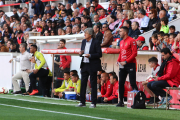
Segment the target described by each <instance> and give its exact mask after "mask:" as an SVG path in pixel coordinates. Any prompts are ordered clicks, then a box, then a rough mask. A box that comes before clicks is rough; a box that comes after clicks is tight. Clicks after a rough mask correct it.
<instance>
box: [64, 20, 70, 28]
mask: <svg viewBox="0 0 180 120" xmlns="http://www.w3.org/2000/svg"><path fill="white" fill-rule="evenodd" d="M65 24H66V26H65V27H64V28H63V30H66V28H67V26H70V25H71V21H70V20H69V19H67V20H66V22H65Z"/></svg>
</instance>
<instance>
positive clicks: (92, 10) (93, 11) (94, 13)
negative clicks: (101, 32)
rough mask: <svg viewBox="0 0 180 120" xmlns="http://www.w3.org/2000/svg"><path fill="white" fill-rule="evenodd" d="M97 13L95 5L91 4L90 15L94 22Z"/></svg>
mask: <svg viewBox="0 0 180 120" xmlns="http://www.w3.org/2000/svg"><path fill="white" fill-rule="evenodd" d="M96 14H97V13H96V12H95V7H94V6H91V7H90V17H91V21H92V22H94V16H95V15H96Z"/></svg>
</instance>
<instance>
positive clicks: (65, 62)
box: [59, 47, 71, 69]
mask: <svg viewBox="0 0 180 120" xmlns="http://www.w3.org/2000/svg"><path fill="white" fill-rule="evenodd" d="M63 49H67V48H66V47H64V48H63ZM60 62H61V64H60V66H59V67H63V68H64V69H65V68H70V63H71V56H68V55H60Z"/></svg>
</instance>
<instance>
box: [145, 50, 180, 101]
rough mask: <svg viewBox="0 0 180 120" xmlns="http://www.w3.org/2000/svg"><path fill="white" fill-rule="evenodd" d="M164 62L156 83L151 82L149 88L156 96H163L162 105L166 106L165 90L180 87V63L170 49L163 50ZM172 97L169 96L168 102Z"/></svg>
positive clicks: (155, 79)
mask: <svg viewBox="0 0 180 120" xmlns="http://www.w3.org/2000/svg"><path fill="white" fill-rule="evenodd" d="M161 55H162V58H163V62H162V64H161V67H160V70H159V71H158V73H157V76H155V77H154V81H152V82H149V83H148V84H147V87H148V88H149V89H150V90H151V91H152V92H153V93H154V94H155V95H156V96H161V98H162V100H161V102H160V103H161V104H166V99H165V98H166V92H165V91H164V90H163V89H164V88H166V87H178V86H179V85H180V63H179V60H178V59H176V58H175V57H174V56H173V55H172V53H171V51H170V50H169V48H164V49H162V50H161ZM171 99H172V96H170V95H168V99H167V100H168V101H167V102H169V101H170V100H171Z"/></svg>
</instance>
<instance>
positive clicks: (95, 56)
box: [80, 38, 102, 72]
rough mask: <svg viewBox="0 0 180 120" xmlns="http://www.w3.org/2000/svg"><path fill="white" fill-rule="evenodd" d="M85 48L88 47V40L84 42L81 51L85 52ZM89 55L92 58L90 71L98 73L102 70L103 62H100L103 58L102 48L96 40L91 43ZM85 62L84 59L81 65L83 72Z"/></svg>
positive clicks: (90, 59)
mask: <svg viewBox="0 0 180 120" xmlns="http://www.w3.org/2000/svg"><path fill="white" fill-rule="evenodd" d="M85 46H86V39H84V40H83V41H82V44H81V50H85ZM89 54H90V58H89V63H90V70H91V71H92V72H97V71H100V70H102V67H101V60H100V58H101V57H102V51H101V46H100V44H99V43H98V41H97V40H96V39H94V38H93V39H92V42H91V46H90V50H89ZM81 57H83V56H82V55H81ZM83 60H84V57H83V58H82V60H81V65H80V68H81V71H83V70H84V69H83V65H84V62H83Z"/></svg>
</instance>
